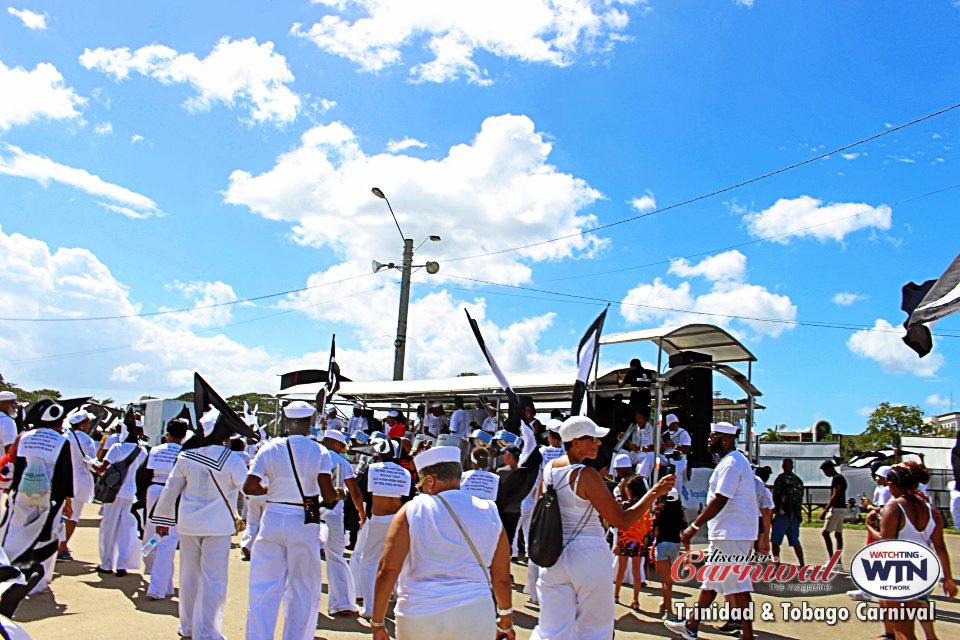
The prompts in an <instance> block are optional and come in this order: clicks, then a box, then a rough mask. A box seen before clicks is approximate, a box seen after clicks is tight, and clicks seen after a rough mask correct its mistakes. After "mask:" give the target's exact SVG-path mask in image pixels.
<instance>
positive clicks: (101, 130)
mask: <svg viewBox="0 0 960 640" xmlns="http://www.w3.org/2000/svg"><path fill="white" fill-rule="evenodd" d="M93 132H94V133H95V134H97V135H98V136H108V135H110V134H111V133H113V124H112V123H110V122H101V123H99V124H97V126H95V127H94V128H93Z"/></svg>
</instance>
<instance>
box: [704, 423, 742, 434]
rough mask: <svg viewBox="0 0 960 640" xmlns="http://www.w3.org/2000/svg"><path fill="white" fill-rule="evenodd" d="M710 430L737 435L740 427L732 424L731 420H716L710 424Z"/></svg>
mask: <svg viewBox="0 0 960 640" xmlns="http://www.w3.org/2000/svg"><path fill="white" fill-rule="evenodd" d="M710 431H711V432H713V433H726V434H728V435H731V436H735V435H737V432H738V431H740V427H737V426H735V425H732V424H730V423H729V422H714V423H713V424H711V425H710Z"/></svg>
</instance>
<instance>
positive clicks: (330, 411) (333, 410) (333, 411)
mask: <svg viewBox="0 0 960 640" xmlns="http://www.w3.org/2000/svg"><path fill="white" fill-rule="evenodd" d="M336 413H337V408H336V407H334V406H329V407H327V415H328V416H329V415H331V414H333V415H336Z"/></svg>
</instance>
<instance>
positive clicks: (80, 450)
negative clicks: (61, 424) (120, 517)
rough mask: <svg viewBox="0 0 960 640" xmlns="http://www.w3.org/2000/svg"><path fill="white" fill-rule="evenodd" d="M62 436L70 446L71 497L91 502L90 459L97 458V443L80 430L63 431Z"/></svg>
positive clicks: (91, 477) (91, 479) (94, 460)
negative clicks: (71, 470)
mask: <svg viewBox="0 0 960 640" xmlns="http://www.w3.org/2000/svg"><path fill="white" fill-rule="evenodd" d="M63 437H64V438H66V440H67V446H69V447H70V458H71V461H72V462H73V499H74V500H77V501H79V502H93V476H92V475H91V474H90V472H91V468H92V465H91V461H92V462H96V459H97V443H96V442H94V441H93V438H91V437H90V436H88V435H87V434H85V433H84V432H83V431H80V430H76V431H75V430H72V429H71V430H69V431H65V432H64V434H63Z"/></svg>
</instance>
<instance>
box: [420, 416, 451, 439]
mask: <svg viewBox="0 0 960 640" xmlns="http://www.w3.org/2000/svg"><path fill="white" fill-rule="evenodd" d="M447 424H448V422H447V416H445V415H444V414H442V413H441V414H440V415H438V416H435V415H433V414H432V413H428V414H427V415H426V416H425V417H424V419H423V428H424V429H425V430H426V431H427V433H429V434H430V435H432V436H434V437H436V436H438V435H440V432H441V431H445V430H446V428H447Z"/></svg>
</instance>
